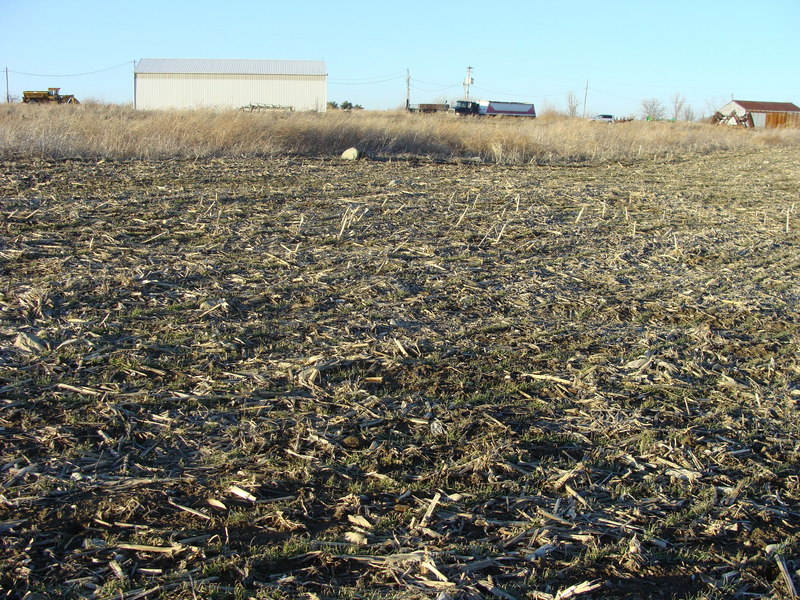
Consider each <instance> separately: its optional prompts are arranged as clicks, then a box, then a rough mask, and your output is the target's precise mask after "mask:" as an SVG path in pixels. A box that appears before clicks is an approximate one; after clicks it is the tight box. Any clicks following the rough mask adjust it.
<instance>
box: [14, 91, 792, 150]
mask: <svg viewBox="0 0 800 600" xmlns="http://www.w3.org/2000/svg"><path fill="white" fill-rule="evenodd" d="M798 144H800V130H769V131H747V130H740V129H733V128H725V127H718V126H712V125H706V124H699V123H664V122H659V123H648V122H630V123H622V124H615V125H609V124H605V123H603V124H601V123H593V122H587V121H585V120H582V119H567V118H561V117H557V116H546V117H544V118H540V119H536V120H526V121H521V120H516V119H463V118H457V117H454V116H452V115H409V114H406V113H404V112H399V111H387V112H374V111H358V112H340V111H335V112H329V113H325V114H316V113H281V114H265V113H243V112H238V111H224V112H212V111H152V112H141V111H135V110H133V109H131V108H127V107H122V106H116V105H81V106H75V107H71V106H70V107H67V106H52V107H41V106H24V105H5V106H3V108H2V109H0V153H2V154H3V155H5V156H31V155H33V156H41V157H46V158H79V157H106V158H174V157H189V158H207V157H223V156H224V157H240V156H260V157H268V156H276V155H286V154H300V155H316V156H320V155H338V154H339V153H340V152H341V151H342V150H344V149H345V148H347V147H350V146H356V147H358V148H359V149H360V150H362V151H364V152H366V153H368V154H371V155H373V156H382V157H391V156H408V155H417V156H420V155H422V156H430V157H435V158H445V159H453V158H456V159H459V158H470V159H476V158H478V159H480V160H483V161H487V162H497V163H505V164H528V163H536V164H564V163H575V162H578V163H598V162H600V163H602V162H613V161H623V162H627V161H631V160H639V159H670V158H674V157H676V156H683V155H688V154H695V153H707V152H711V151H716V150H750V149H753V148H758V147H764V146H796V145H798Z"/></svg>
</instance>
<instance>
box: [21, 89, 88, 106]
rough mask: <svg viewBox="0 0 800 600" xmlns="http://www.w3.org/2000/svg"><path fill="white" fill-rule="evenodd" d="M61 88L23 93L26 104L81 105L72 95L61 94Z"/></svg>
mask: <svg viewBox="0 0 800 600" xmlns="http://www.w3.org/2000/svg"><path fill="white" fill-rule="evenodd" d="M60 91H61V88H52V87H51V88H48V89H47V91H46V92H38V91H36V92H22V101H23V102H24V103H25V104H80V102H78V99H77V98H76V97H75V96H73V95H72V94H63V95H62V94H59V92H60Z"/></svg>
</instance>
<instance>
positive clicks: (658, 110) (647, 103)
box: [642, 98, 667, 121]
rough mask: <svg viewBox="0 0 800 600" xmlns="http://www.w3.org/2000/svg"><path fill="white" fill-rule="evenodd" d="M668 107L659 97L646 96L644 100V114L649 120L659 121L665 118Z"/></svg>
mask: <svg viewBox="0 0 800 600" xmlns="http://www.w3.org/2000/svg"><path fill="white" fill-rule="evenodd" d="M666 114H667V109H666V108H664V105H663V104H662V103H661V100H659V99H658V98H645V99H644V100H642V116H643V117H644V118H645V119H647V120H648V121H658V120H660V119H663V118H664V115H666Z"/></svg>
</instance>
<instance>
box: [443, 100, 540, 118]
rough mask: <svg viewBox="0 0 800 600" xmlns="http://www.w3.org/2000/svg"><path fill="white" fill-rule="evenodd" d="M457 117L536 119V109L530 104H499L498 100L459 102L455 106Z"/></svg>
mask: <svg viewBox="0 0 800 600" xmlns="http://www.w3.org/2000/svg"><path fill="white" fill-rule="evenodd" d="M453 110H454V111H455V113H456V114H457V115H496V116H507V117H535V116H536V109H535V108H534V107H533V104H530V103H528V102H498V101H496V100H479V101H478V102H470V101H468V100H458V101H456V103H455V104H454V105H453Z"/></svg>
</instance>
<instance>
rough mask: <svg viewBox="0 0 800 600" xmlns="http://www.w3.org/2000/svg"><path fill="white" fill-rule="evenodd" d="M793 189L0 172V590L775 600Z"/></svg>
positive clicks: (182, 170) (788, 505) (478, 169)
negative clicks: (764, 599) (750, 599)
mask: <svg viewBox="0 0 800 600" xmlns="http://www.w3.org/2000/svg"><path fill="white" fill-rule="evenodd" d="M798 162H800V150H798V149H765V150H762V151H755V152H749V153H722V154H709V155H704V156H699V155H698V156H690V157H684V158H682V159H680V160H674V161H671V162H661V163H655V162H646V163H645V162H642V163H635V164H629V165H621V164H618V163H615V164H605V165H601V166H571V167H557V166H556V167H546V168H544V167H530V166H529V167H522V166H516V167H510V166H497V165H482V164H472V163H466V162H434V161H426V160H403V161H382V160H362V161H358V162H344V161H339V160H331V159H323V158H279V159H273V160H235V159H213V160H212V159H209V160H198V161H191V160H175V161H152V162H150V161H143V160H132V161H114V160H82V161H78V160H63V161H42V160H36V159H27V158H20V159H15V160H5V161H4V162H2V170H1V171H0V175H1V179H0V486H2V487H0V590H2V591H0V598H27V599H28V600H32V599H34V598H97V599H103V600H105V599H109V600H110V599H112V598H117V599H123V600H134V599H138V598H149V599H152V598H185V599H193V598H228V597H235V598H308V599H315V598H439V599H442V600H444V599H446V598H452V599H457V598H458V599H462V598H463V599H466V598H506V599H507V598H517V599H523V598H529V599H548V598H558V599H560V600H564V599H566V598H572V597H581V598H631V599H632V598H642V597H651V598H700V597H703V598H706V597H708V598H712V597H714V598H717V597H719V598H723V597H735V596H738V597H743V598H744V597H746V598H758V597H764V598H777V597H789V596H791V594H792V592H793V586H794V587H796V586H800V577H798V575H797V569H798V568H800V544H799V543H798V540H800V537H799V536H800V435H799V434H800V419H798V416H800V415H799V414H798V409H799V408H800V333H799V331H798V324H799V323H800V314H799V313H798V300H800V286H798V274H799V273H800V254H799V253H798V250H799V249H800V235H798V231H800V211H798V208H800V207H796V206H795V203H797V202H798V200H799V199H800V170H799V169H798V168H797V165H798Z"/></svg>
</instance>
